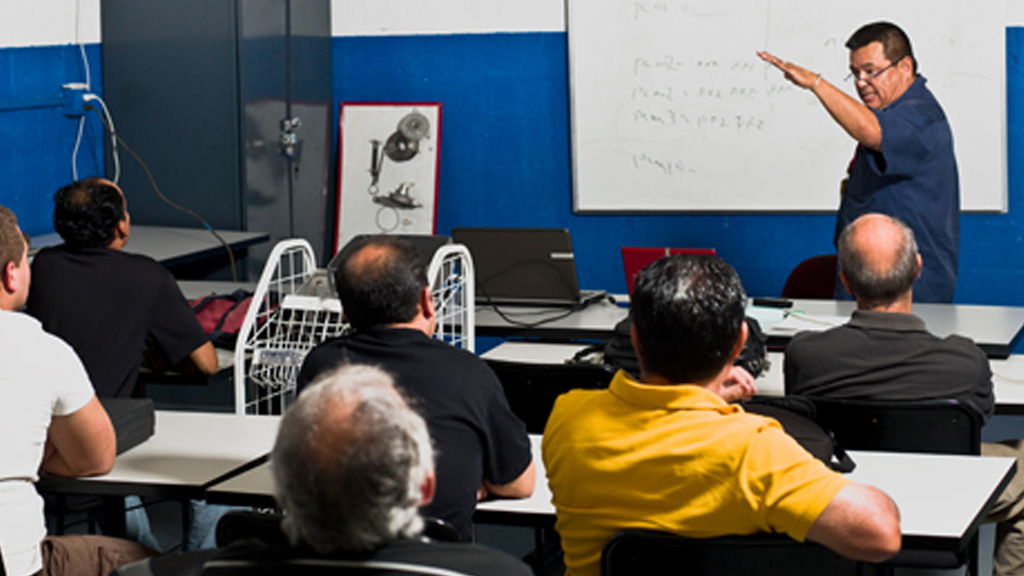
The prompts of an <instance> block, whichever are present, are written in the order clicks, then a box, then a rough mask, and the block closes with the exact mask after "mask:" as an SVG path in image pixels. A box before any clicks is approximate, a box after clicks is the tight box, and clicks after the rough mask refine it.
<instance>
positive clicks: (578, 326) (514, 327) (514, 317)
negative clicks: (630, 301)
mask: <svg viewBox="0 0 1024 576" xmlns="http://www.w3.org/2000/svg"><path fill="white" fill-rule="evenodd" d="M498 309H499V310H500V311H501V313H502V314H504V315H505V318H502V316H501V315H500V314H498V312H496V311H495V309H494V308H493V307H491V306H477V307H476V333H477V335H478V336H529V337H538V338H548V339H553V340H556V339H565V340H569V339H577V338H594V339H601V338H607V337H608V336H611V334H612V329H613V328H614V327H615V325H616V324H618V322H619V321H620V320H622V319H623V318H625V317H626V316H627V315H629V308H626V307H622V306H619V305H617V304H612V303H611V302H608V301H607V300H602V301H600V302H595V303H593V304H591V305H589V306H587V307H586V308H583V309H582V310H576V311H569V310H567V309H565V308H556V307H533V306H499V307H498ZM510 320H511V321H510Z"/></svg>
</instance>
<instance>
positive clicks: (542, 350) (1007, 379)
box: [481, 340, 1024, 414]
mask: <svg viewBox="0 0 1024 576" xmlns="http://www.w3.org/2000/svg"><path fill="white" fill-rule="evenodd" d="M584 347H585V346H584V345H582V344H555V343H545V342H519V341H514V340H512V341H508V342H502V343H501V344H499V345H497V346H495V347H494V348H492V349H490V350H488V351H487V352H485V353H484V354H482V355H481V357H482V358H484V359H493V360H505V361H509V362H530V363H536V364H561V363H563V362H565V361H566V360H568V359H569V358H572V357H573V355H574V354H575V353H576V352H578V351H579V350H582V349H583V348H584ZM768 361H769V363H770V364H771V365H770V367H769V368H768V370H767V371H766V372H765V373H764V374H762V375H761V376H760V377H759V378H758V379H757V393H758V394H759V395H762V396H784V395H785V394H786V387H785V375H784V373H783V362H784V361H785V354H784V353H782V352H772V351H769V352H768ZM989 365H990V366H991V367H992V384H993V387H994V389H995V395H996V411H997V412H999V413H1001V414H1017V413H1024V355H1021V354H1014V355H1012V356H1010V357H1009V358H1005V359H996V358H991V359H989Z"/></svg>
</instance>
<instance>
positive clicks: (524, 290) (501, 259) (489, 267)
mask: <svg viewBox="0 0 1024 576" xmlns="http://www.w3.org/2000/svg"><path fill="white" fill-rule="evenodd" d="M452 239H453V240H455V242H458V243H459V244H463V245H464V246H466V248H467V249H469V252H470V254H472V256H473V267H474V269H475V272H476V285H477V289H476V296H477V302H479V303H485V302H489V303H494V304H528V305H560V304H566V305H571V304H580V303H582V302H583V300H584V296H583V295H581V293H580V288H579V282H578V279H577V277H576V260H575V256H574V254H573V250H572V240H571V239H570V237H569V231H568V230H566V229H564V228H455V229H453V230H452Z"/></svg>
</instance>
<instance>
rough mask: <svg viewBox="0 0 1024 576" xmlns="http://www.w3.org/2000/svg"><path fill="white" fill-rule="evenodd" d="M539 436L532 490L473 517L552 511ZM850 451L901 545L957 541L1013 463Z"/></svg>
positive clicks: (484, 506) (485, 505)
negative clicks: (894, 512)
mask: <svg viewBox="0 0 1024 576" xmlns="http://www.w3.org/2000/svg"><path fill="white" fill-rule="evenodd" d="M540 439H541V437H540V436H538V435H533V434H531V435H530V440H531V441H532V443H533V454H534V465H535V466H536V467H537V478H538V481H537V483H536V485H535V486H536V487H535V488H534V493H533V496H531V497H530V498H525V499H522V500H491V501H487V502H481V503H480V504H478V505H477V517H478V518H477V519H478V520H480V521H500V520H502V518H501V517H502V516H509V515H511V516H513V517H514V516H515V515H522V516H541V517H543V516H553V515H554V513H555V508H554V505H552V504H551V491H550V489H549V488H548V485H547V471H546V469H545V468H544V461H543V459H542V458H541V450H540ZM850 455H851V457H852V458H853V460H854V461H855V462H856V463H857V469H856V470H854V472H853V473H852V474H850V478H851V479H853V480H854V481H855V482H859V483H862V484H868V485H871V486H875V487H877V488H879V489H881V490H882V491H883V492H885V493H886V494H889V496H890V497H891V498H892V499H893V500H894V501H895V502H896V504H897V506H899V508H900V514H901V526H900V527H901V531H902V532H903V535H904V545H907V544H908V543H909V544H910V545H920V544H922V543H924V542H926V541H927V542H928V544H929V545H934V544H938V543H939V542H942V543H944V544H946V545H949V546H951V547H955V546H958V545H959V544H960V540H961V539H962V538H963V537H965V536H969V535H970V534H971V533H973V529H975V528H977V526H978V524H980V522H981V519H982V518H981V517H982V515H983V512H985V511H986V510H987V508H988V507H989V505H990V504H991V502H992V501H994V499H995V495H994V494H993V491H994V490H995V489H996V488H997V487H999V486H1000V485H1001V484H1002V482H1003V481H1004V480H1005V479H1006V478H1007V477H1008V475H1010V474H1011V473H1012V471H1013V470H1014V465H1015V461H1014V460H1013V459H1012V458H982V457H980V456H949V455H936V454H896V453H889V452H865V451H850ZM540 479H544V481H543V482H541V481H540ZM951 495H955V497H951ZM908 539H909V540H908Z"/></svg>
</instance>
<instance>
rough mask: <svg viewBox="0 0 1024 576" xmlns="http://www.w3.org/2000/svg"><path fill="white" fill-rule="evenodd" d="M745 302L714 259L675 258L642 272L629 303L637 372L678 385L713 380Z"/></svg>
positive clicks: (735, 279)
mask: <svg viewBox="0 0 1024 576" xmlns="http://www.w3.org/2000/svg"><path fill="white" fill-rule="evenodd" d="M746 297H747V295H746V293H745V292H744V290H743V285H742V284H741V283H740V278H739V276H738V275H737V274H736V271H735V270H733V268H732V266H730V265H729V264H727V263H726V262H725V261H724V260H722V259H721V258H718V257H715V256H709V255H692V254H680V255H675V256H669V257H666V258H662V259H660V260H657V261H655V262H653V263H652V264H650V265H649V266H647V267H646V268H644V269H643V270H642V271H641V272H640V274H638V275H637V278H636V287H635V289H634V291H633V296H632V297H631V298H630V309H631V311H632V313H633V324H634V325H635V326H636V331H637V336H638V339H639V343H640V366H641V368H642V371H643V372H648V373H651V374H656V375H658V376H661V377H663V378H667V379H669V380H671V381H672V382H678V383H698V382H706V381H708V380H710V379H711V378H714V376H715V375H716V374H718V373H719V372H721V370H722V369H723V368H724V367H725V366H726V364H728V363H729V362H730V361H731V360H732V358H731V354H732V351H733V348H734V347H735V345H736V340H737V338H739V334H740V329H741V325H742V324H743V318H744V308H745V305H746Z"/></svg>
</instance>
